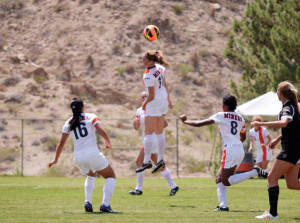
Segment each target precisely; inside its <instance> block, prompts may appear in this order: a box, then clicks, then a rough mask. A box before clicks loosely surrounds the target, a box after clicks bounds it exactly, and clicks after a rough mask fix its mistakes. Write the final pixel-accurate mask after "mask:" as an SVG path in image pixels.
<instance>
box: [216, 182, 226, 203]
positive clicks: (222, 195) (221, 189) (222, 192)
mask: <svg viewBox="0 0 300 223" xmlns="http://www.w3.org/2000/svg"><path fill="white" fill-rule="evenodd" d="M217 194H218V198H219V203H220V205H219V206H220V207H221V208H227V207H228V205H227V193H226V186H225V185H224V184H223V183H222V182H221V183H218V184H217Z"/></svg>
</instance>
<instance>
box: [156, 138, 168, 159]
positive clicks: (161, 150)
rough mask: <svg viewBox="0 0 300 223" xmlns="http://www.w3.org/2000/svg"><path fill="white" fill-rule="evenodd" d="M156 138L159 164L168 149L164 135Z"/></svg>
mask: <svg viewBox="0 0 300 223" xmlns="http://www.w3.org/2000/svg"><path fill="white" fill-rule="evenodd" d="M156 138H157V149H158V159H157V162H159V161H161V160H162V159H163V158H164V154H165V149H166V138H165V135H164V134H163V133H161V134H158V135H156Z"/></svg>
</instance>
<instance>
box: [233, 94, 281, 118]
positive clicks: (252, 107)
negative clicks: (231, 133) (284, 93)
mask: <svg viewBox="0 0 300 223" xmlns="http://www.w3.org/2000/svg"><path fill="white" fill-rule="evenodd" d="M281 109H282V103H281V101H279V99H278V97H277V94H276V93H275V92H273V91H270V92H268V93H266V94H263V95H261V96H259V97H257V98H254V99H252V100H250V101H248V102H246V103H244V104H242V105H240V106H238V107H237V108H236V111H237V112H238V113H239V114H241V115H242V116H243V117H244V118H246V119H248V120H249V119H251V118H252V116H254V115H260V116H262V117H263V118H264V117H266V118H272V119H274V118H275V119H276V118H277V117H278V114H279V112H280V111H281Z"/></svg>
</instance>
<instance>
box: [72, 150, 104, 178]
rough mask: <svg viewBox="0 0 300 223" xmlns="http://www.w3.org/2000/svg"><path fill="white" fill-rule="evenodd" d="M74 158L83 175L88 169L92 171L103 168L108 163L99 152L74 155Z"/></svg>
mask: <svg viewBox="0 0 300 223" xmlns="http://www.w3.org/2000/svg"><path fill="white" fill-rule="evenodd" d="M74 160H75V162H76V164H77V165H78V166H79V168H80V169H81V172H82V174H83V175H87V174H88V172H89V171H90V170H92V171H93V172H94V173H95V172H96V171H99V170H103V169H105V168H106V167H108V165H109V163H108V161H107V159H106V158H105V156H104V155H103V154H102V153H101V152H96V153H88V154H78V155H74Z"/></svg>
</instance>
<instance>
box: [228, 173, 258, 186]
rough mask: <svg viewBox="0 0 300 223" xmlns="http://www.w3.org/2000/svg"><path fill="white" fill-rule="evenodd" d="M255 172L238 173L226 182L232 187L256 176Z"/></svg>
mask: <svg viewBox="0 0 300 223" xmlns="http://www.w3.org/2000/svg"><path fill="white" fill-rule="evenodd" d="M257 175H258V174H257V171H256V170H251V171H248V172H245V173H239V174H234V175H232V176H230V177H229V178H228V182H229V183H230V184H231V185H233V184H237V183H240V182H242V181H244V180H247V179H249V178H251V177H255V176H257Z"/></svg>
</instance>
